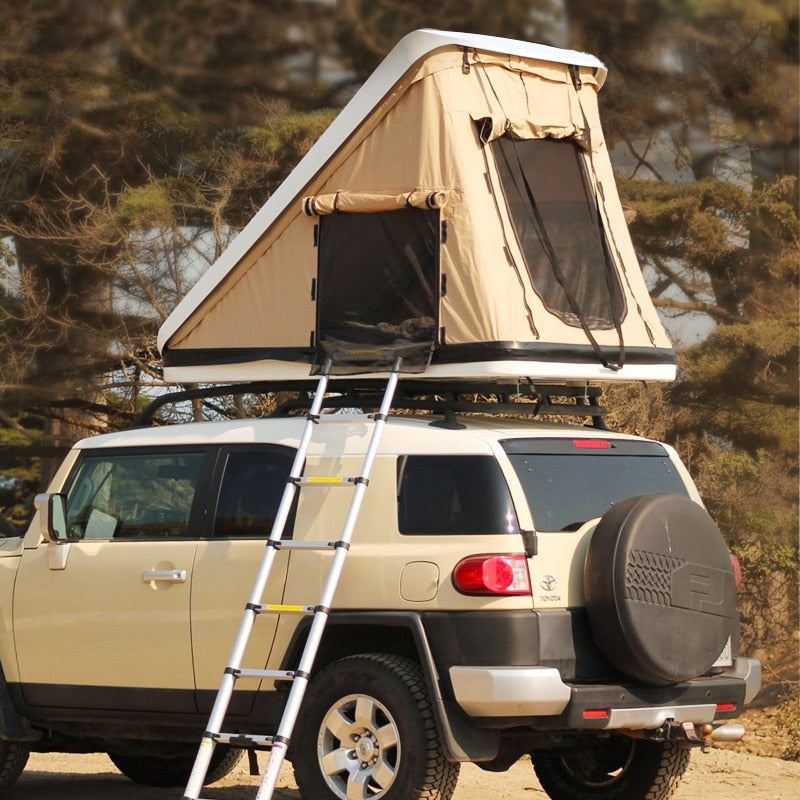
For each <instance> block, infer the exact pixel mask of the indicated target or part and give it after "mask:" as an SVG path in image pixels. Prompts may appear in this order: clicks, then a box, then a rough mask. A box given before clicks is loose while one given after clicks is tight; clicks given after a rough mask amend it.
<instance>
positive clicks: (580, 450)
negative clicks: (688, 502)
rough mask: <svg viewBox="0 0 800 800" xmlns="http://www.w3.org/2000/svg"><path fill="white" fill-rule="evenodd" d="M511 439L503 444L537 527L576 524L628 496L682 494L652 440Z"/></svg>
mask: <svg viewBox="0 0 800 800" xmlns="http://www.w3.org/2000/svg"><path fill="white" fill-rule="evenodd" d="M606 444H607V447H605V448H604V449H597V447H598V442H597V440H582V439H575V440H573V439H558V440H556V439H553V440H524V439H515V440H511V441H508V442H504V443H503V446H504V448H505V450H506V452H507V453H508V457H509V458H510V459H511V463H512V464H513V466H514V469H515V470H516V473H517V475H518V476H519V479H520V482H521V483H522V486H523V488H524V489H525V496H526V497H527V500H528V504H529V506H530V508H531V513H532V514H533V520H534V524H535V525H536V528H537V529H538V530H540V531H561V530H575V529H576V528H578V527H580V525H581V524H583V523H584V522H586V521H587V520H590V519H593V518H595V517H601V516H603V514H605V512H606V511H608V509H609V508H610V507H611V506H612V505H614V503H616V502H618V501H620V500H623V499H624V498H626V497H634V496H637V495H642V494H651V493H653V492H672V493H674V494H682V495H686V493H687V492H686V487H685V486H684V484H683V481H682V480H681V478H680V476H679V475H678V473H677V472H676V471H675V467H674V466H673V465H672V462H671V461H670V460H669V457H668V456H667V451H666V450H665V449H664V448H663V447H661V446H660V445H658V444H655V443H652V442H623V441H618V442H607V443H606Z"/></svg>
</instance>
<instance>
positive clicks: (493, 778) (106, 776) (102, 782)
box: [7, 747, 800, 800]
mask: <svg viewBox="0 0 800 800" xmlns="http://www.w3.org/2000/svg"><path fill="white" fill-rule="evenodd" d="M265 759H266V755H265V754H263V753H262V754H259V763H261V764H262V765H263V763H264V760H265ZM258 780H259V779H258V778H257V777H251V776H250V775H249V774H248V770H247V760H246V759H243V760H242V761H241V762H240V765H239V766H238V767H237V769H236V770H234V772H232V773H231V774H230V775H229V776H228V777H227V778H226V779H225V780H223V781H221V782H220V783H218V784H216V785H215V786H213V787H209V788H208V789H206V790H205V791H204V793H203V796H204V797H208V798H218V800H253V798H254V797H255V794H256V787H257V786H258ZM279 787H280V788H279V789H278V790H277V791H276V793H275V795H274V797H275V800H300V793H299V792H298V791H297V789H296V788H295V784H294V782H293V780H292V773H291V768H290V767H288V766H285V767H284V772H283V774H282V777H281V781H280V783H279ZM182 795H183V792H182V790H181V789H153V788H149V787H147V786H138V785H137V784H135V783H132V782H131V781H129V780H127V779H126V778H124V777H123V776H122V775H120V774H119V773H118V772H117V771H116V769H115V768H114V766H113V765H112V764H111V762H110V761H109V760H108V758H107V757H106V756H104V755H63V754H33V755H32V756H31V758H30V761H29V762H28V766H27V768H26V770H25V772H24V773H23V774H22V777H21V778H20V779H19V782H18V783H17V785H16V786H15V787H14V789H13V790H12V791H11V792H10V793H9V794H8V795H7V797H8V800H101V798H102V800H106V799H107V798H114V800H180V798H181V797H182ZM737 796H738V797H741V798H743V799H744V798H746V800H776V799H779V800H784V799H785V800H790V798H791V799H793V798H798V797H800V763H798V762H792V761H782V760H781V759H778V758H764V757H759V756H755V755H751V754H749V753H741V752H735V751H733V750H730V749H726V748H722V747H720V748H718V749H715V750H713V751H711V752H708V753H701V752H698V751H695V752H694V753H693V754H692V760H691V765H690V767H689V770H688V772H687V773H686V775H685V776H684V780H683V782H682V784H681V786H680V788H679V789H678V791H677V792H676V794H675V795H674V798H675V800H690V799H691V800H698V798H702V800H730V798H732V797H737ZM546 797H547V796H546V795H545V793H544V792H543V791H542V789H541V787H540V786H539V784H538V782H537V780H536V778H535V777H534V774H533V770H532V768H531V765H530V762H528V761H520V762H518V763H517V764H515V765H514V766H513V767H512V768H511V769H510V770H509V771H508V772H506V773H501V774H493V773H487V772H482V771H481V770H480V769H478V768H477V767H475V766H474V765H472V764H466V765H464V766H462V769H461V778H460V779H459V782H458V789H457V790H456V793H455V795H454V800H486V798H492V800H522V798H530V800H538V798H541V800H546Z"/></svg>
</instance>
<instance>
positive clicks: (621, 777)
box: [531, 734, 689, 800]
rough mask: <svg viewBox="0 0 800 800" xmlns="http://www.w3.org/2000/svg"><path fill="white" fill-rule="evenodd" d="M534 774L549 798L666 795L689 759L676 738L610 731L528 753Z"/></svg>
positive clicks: (646, 799)
mask: <svg viewBox="0 0 800 800" xmlns="http://www.w3.org/2000/svg"><path fill="white" fill-rule="evenodd" d="M531 761H532V762H533V768H534V770H535V772H536V777H537V778H538V779H539V783H541V784H542V788H543V789H544V790H545V792H547V794H548V795H549V796H550V797H551V798H552V800H667V798H668V797H671V796H672V794H673V792H674V791H675V789H676V788H677V786H678V783H679V781H680V778H681V776H682V775H683V773H684V771H685V770H686V767H687V765H688V763H689V750H688V748H686V747H685V746H684V745H682V744H681V743H680V742H650V741H644V740H642V739H631V738H628V737H627V736H620V735H617V734H613V735H611V736H609V737H608V738H594V739H590V740H588V741H584V742H581V744H580V745H579V746H577V747H572V748H569V749H565V750H539V751H534V752H533V753H531Z"/></svg>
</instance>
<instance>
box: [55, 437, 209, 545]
mask: <svg viewBox="0 0 800 800" xmlns="http://www.w3.org/2000/svg"><path fill="white" fill-rule="evenodd" d="M205 458H206V455H205V453H203V452H195V453H186V452H183V453H155V452H152V451H150V452H142V453H125V454H105V453H86V454H84V456H83V458H82V459H81V462H80V465H79V467H78V470H77V472H76V474H75V477H74V478H73V480H72V481H71V482H70V487H69V489H68V492H67V504H68V518H67V524H68V530H69V536H70V538H77V539H121V538H126V539H131V538H137V539H151V538H158V539H163V538H177V537H185V536H188V535H189V534H190V531H189V518H190V515H191V512H192V506H193V503H194V499H195V492H196V489H197V484H198V480H199V477H200V473H201V471H202V468H203V464H204V462H205Z"/></svg>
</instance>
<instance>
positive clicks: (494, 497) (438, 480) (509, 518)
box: [397, 455, 519, 534]
mask: <svg viewBox="0 0 800 800" xmlns="http://www.w3.org/2000/svg"><path fill="white" fill-rule="evenodd" d="M397 486H398V492H397V516H398V527H399V530H400V533H404V534H459V533H461V534H479V533H516V532H519V523H518V522H517V515H516V512H515V511H514V506H513V504H512V502H511V496H510V494H509V491H508V486H507V485H506V482H505V479H504V478H503V474H502V472H501V471H500V467H499V466H498V464H497V462H496V461H495V459H494V458H493V457H492V456H453V455H449V456H402V457H401V458H399V459H398V462H397Z"/></svg>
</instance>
